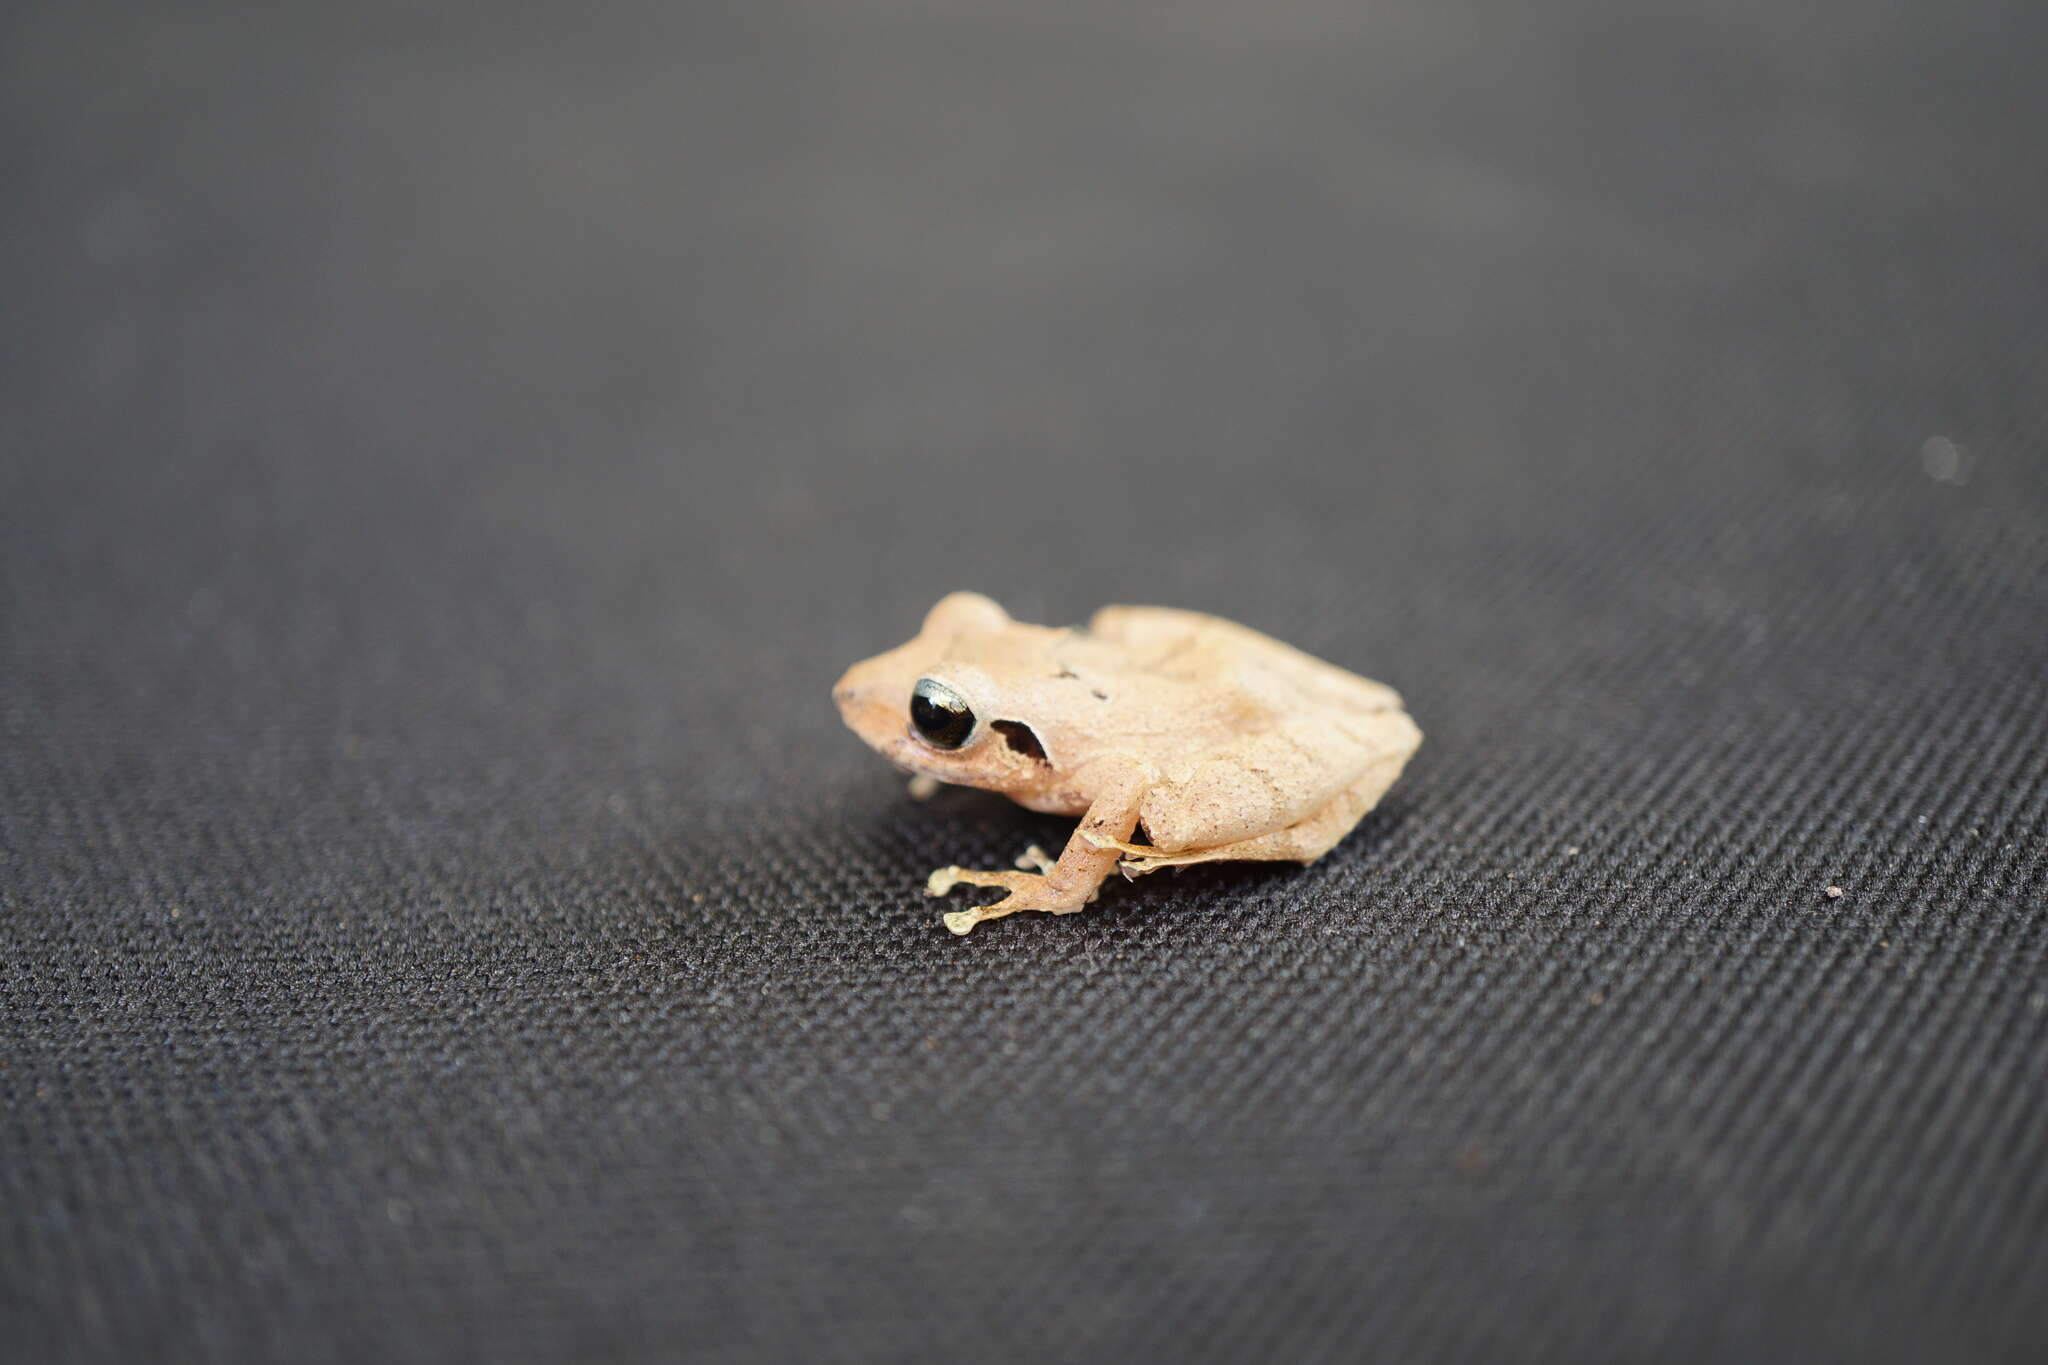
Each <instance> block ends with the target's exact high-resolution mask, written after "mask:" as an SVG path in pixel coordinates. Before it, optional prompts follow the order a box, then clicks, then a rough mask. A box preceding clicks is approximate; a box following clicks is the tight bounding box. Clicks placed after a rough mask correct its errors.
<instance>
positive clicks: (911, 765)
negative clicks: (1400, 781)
mask: <svg viewBox="0 0 2048 1365" xmlns="http://www.w3.org/2000/svg"><path fill="white" fill-rule="evenodd" d="M832 697H833V700H834V702H835V703H836V704H837V706H838V708H839V713H840V716H841V718H842V719H843V720H844V721H845V722H846V724H847V726H848V727H849V728H850V729H852V730H853V732H854V733H855V734H856V735H857V736H859V737H860V738H861V739H862V740H863V741H865V742H866V743H867V744H868V746H869V747H871V748H873V749H874V750H875V751H876V752H877V753H879V754H881V755H882V757H884V758H886V759H888V760H889V761H890V762H891V763H893V764H895V765H896V767H897V768H899V769H900V770H902V771H903V772H906V773H908V774H910V775H911V779H912V790H913V794H923V793H925V792H928V791H929V790H930V789H932V787H933V785H934V784H939V783H943V784H950V785H955V786H968V787H979V788H982V789H984V790H987V791H993V792H998V793H1001V794H1002V795H1004V796H1007V797H1008V798H1009V799H1011V800H1012V801H1015V802H1016V803H1017V804H1019V805H1021V806H1023V807H1025V808H1026V809H1029V810H1034V811H1039V812H1043V813H1046V814H1050V815H1062V816H1066V815H1071V816H1077V817H1079V823H1078V824H1077V825H1076V826H1075V829H1074V832H1073V834H1072V835H1071V836H1070V837H1069V838H1068V840H1067V842H1066V845H1065V847H1064V848H1063V849H1062V850H1061V852H1060V855H1059V857H1058V858H1056V859H1055V858H1051V857H1049V856H1047V855H1045V854H1044V853H1042V852H1040V851H1039V850H1038V849H1037V848H1035V847H1034V848H1032V849H1030V850H1028V851H1027V852H1026V854H1025V855H1024V856H1023V857H1021V858H1020V859H1019V860H1018V862H1017V866H1016V867H1015V868H1014V869H1009V868H1001V869H975V868H964V867H942V868H939V869H938V870H936V871H934V872H933V873H932V874H931V875H930V877H928V878H927V879H926V882H925V893H926V894H927V895H928V896H934V897H937V896H944V895H946V894H948V893H950V892H951V891H953V890H955V889H956V888H958V887H963V886H967V887H993V888H996V889H999V890H1001V891H1002V892H1003V893H1004V894H1003V895H1002V897H1001V898H1000V899H998V900H996V901H993V902H990V903H988V904H981V905H974V906H971V907H969V908H966V909H961V910H955V911H952V912H950V913H947V914H945V915H944V916H943V920H944V923H945V926H946V928H948V929H950V930H951V931H952V932H953V933H955V934H966V933H969V932H970V931H972V930H973V928H974V927H975V926H976V925H977V924H981V923H983V922H985V921H988V920H993V919H1000V918H1002V917H1004V916H1006V915H1012V914H1016V913H1018V912H1019V911H1043V912H1046V913H1049V914H1054V915H1066V914H1072V913H1074V912H1076V911H1078V910H1082V909H1084V908H1086V907H1087V906H1088V905H1089V904H1091V903H1093V902H1094V901H1095V900H1096V898H1097V896H1098V894H1099V893H1100V891H1101V889H1102V886H1103V884H1104V883H1105V882H1106V881H1107V880H1108V879H1109V877H1110V876H1111V874H1112V873H1121V874H1122V875H1123V877H1125V878H1126V879H1133V880H1134V879H1136V878H1138V877H1142V876H1145V875H1147V874H1149V873H1153V872H1157V871H1159V870H1161V869H1162V868H1177V867H1186V866H1190V865H1193V864H1198V863H1210V862H1222V861H1287V862H1295V863H1300V864H1302V865H1304V866H1305V865H1307V864H1310V863H1313V862H1315V861H1316V860H1317V859H1319V858H1321V857H1322V856H1323V855H1324V854H1325V853H1328V852H1329V851H1330V850H1331V849H1332V848H1334V847H1335V846H1336V845H1337V844H1338V842H1339V841H1340V840H1342V839H1343V838H1344V836H1345V835H1347V834H1349V833H1350V832H1351V831H1352V829H1353V828H1355V827H1356V826H1357V824H1358V823H1359V821H1360V820H1361V819H1363V818H1364V817H1365V815H1366V814H1367V812H1369V811H1371V810H1372V809H1373V808H1374V807H1375V806H1377V805H1378V804H1379V802H1380V799H1381V798H1382V797H1383V796H1384V795H1385V794H1386V792H1387V790H1388V789H1389V788H1391V787H1392V786H1393V785H1394V782H1395V780H1396V779H1397V778H1399V777H1400V775H1401V772H1402V770H1403V768H1405V767H1406V766H1407V764H1408V760H1409V758H1410V757H1411V756H1413V754H1414V753H1415V751H1416V749H1417V747H1418V746H1419V745H1420V744H1421V742H1422V731H1421V730H1420V728H1418V727H1417V725H1416V723H1415V721H1414V720H1413V719H1412V718H1410V716H1409V715H1408V712H1407V710H1406V708H1405V706H1404V705H1403V703H1402V700H1401V696H1400V694H1399V693H1398V692H1396V691H1395V690H1394V689H1393V688H1391V687H1389V686H1387V685H1386V684H1384V683H1380V682H1374V681H1372V680H1370V679H1367V678H1363V677H1360V676H1358V675H1357V674H1355V673H1351V672H1349V671H1347V670H1345V669H1343V668H1340V667H1338V666H1337V665H1335V664H1332V663H1327V662H1325V661H1323V660H1322V659H1319V658H1316V657H1315V656H1314V655H1311V654H1309V653H1306V652H1305V651H1302V650H1300V649H1296V648H1295V647H1294V646H1292V645H1288V644H1285V643H1283V642H1281V641H1279V640H1277V639H1274V638H1272V637H1271V636H1268V635H1264V634H1261V633H1260V632H1258V631H1256V630H1254V629H1252V628H1251V627H1249V626H1243V625H1239V624H1237V623H1236V622H1234V621H1228V620H1225V619H1223V618H1222V617H1218V616H1211V615H1208V614H1206V613H1202V612H1197V611H1190V610H1185V609H1181V608H1177V607H1144V606H1106V607H1103V608H1102V609H1100V610H1099V611H1097V612H1096V613H1095V614H1094V615H1093V616H1092V617H1090V618H1089V621H1088V624H1087V625H1086V626H1069V627H1054V626H1041V625H1031V624H1027V623H1025V622H1021V621H1016V620H1013V619H1011V617H1010V614H1009V613H1008V612H1007V611H1005V610H1004V609H1003V607H1002V606H1001V605H1000V604H999V603H997V602H996V601H995V600H994V599H993V598H991V597H988V596H986V595H984V594H982V593H977V592H965V591H962V592H952V593H948V594H947V595H946V596H944V597H943V598H941V599H940V600H939V602H938V603H937V605H935V606H934V607H932V608H931V610H930V611H929V612H928V613H927V614H926V616H925V618H924V621H923V624H922V626H921V627H920V628H919V630H918V633H917V634H916V635H915V636H914V637H913V638H911V639H910V640H909V641H907V642H906V643H904V644H902V645H899V646H897V647H896V648H894V649H891V650H888V651H886V652H885V653H882V654H878V655H876V656H874V657H873V658H870V659H866V660H863V661H862V662H860V663H857V664H855V665H853V667H851V668H849V669H848V670H847V671H846V673H845V674H844V676H842V677H841V678H840V679H839V680H838V682H837V683H835V684H834V685H833V688H832Z"/></svg>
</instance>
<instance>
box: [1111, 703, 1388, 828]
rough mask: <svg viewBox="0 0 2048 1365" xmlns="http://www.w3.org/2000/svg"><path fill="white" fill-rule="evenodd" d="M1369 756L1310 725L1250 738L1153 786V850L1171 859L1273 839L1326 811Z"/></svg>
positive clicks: (1148, 819)
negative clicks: (1182, 853) (1247, 841)
mask: <svg viewBox="0 0 2048 1365" xmlns="http://www.w3.org/2000/svg"><path fill="white" fill-rule="evenodd" d="M1362 756H1363V755H1361V754H1359V753H1358V752H1357V749H1356V746H1355V745H1351V744H1350V743H1349V741H1347V740H1346V739H1345V738H1344V737H1342V736H1338V735H1333V734H1332V733H1331V732H1330V731H1329V730H1328V729H1327V727H1324V726H1321V725H1315V724H1310V723H1305V722H1304V723H1301V724H1296V725H1285V726H1280V727H1278V728H1276V729H1273V730H1267V731H1263V732H1261V733H1259V734H1255V735H1247V736H1245V737H1244V738H1243V739H1241V740H1238V741H1237V742H1236V743H1234V744H1232V745H1230V746H1229V747H1228V748H1225V749H1224V750H1222V751H1221V752H1220V753H1218V754H1216V755H1215V756H1214V757H1211V758H1206V759H1203V760H1202V761H1201V762H1199V763H1197V764H1196V765H1195V767H1194V768H1193V770H1192V771H1190V772H1188V773H1187V774H1186V775H1184V776H1182V777H1181V778H1179V779H1178V780H1174V781H1167V782H1161V783H1159V784H1158V785H1156V786H1154V787H1153V788H1152V790H1151V791H1149V792H1147V793H1146V795H1145V800H1144V804H1143V805H1142V807H1141V808H1140V810H1139V818H1140V819H1141V820H1142V821H1143V822H1144V825H1145V833H1146V835H1147V836H1148V837H1149V838H1150V839H1151V842H1152V844H1153V846H1154V847H1156V848H1161V849H1164V850H1166V851H1167V852H1169V853H1178V852H1180V851H1182V850H1183V849H1196V848H1208V847H1211V846H1213V845H1216V844H1229V843H1236V842H1238V841H1240V840H1244V839H1251V838H1255V837H1257V836H1259V835H1262V834H1270V833H1273V832H1274V831H1276V830H1281V829H1285V828H1286V827H1287V826H1289V825H1292V824H1295V823H1297V822H1298V821H1301V820H1304V819H1306V818H1308V817H1309V816H1310V815H1312V814H1314V813H1315V812H1317V811H1319V810H1321V809H1322V808H1323V807H1324V806H1325V805H1327V804H1328V803H1329V801H1330V800H1331V798H1332V797H1333V796H1335V795H1336V794H1337V793H1338V792H1339V791H1341V790H1342V789H1343V788H1344V786H1345V785H1346V784H1347V783H1348V782H1349V780H1350V779H1351V777H1352V775H1353V774H1355V773H1356V772H1357V771H1358V759H1359V758H1360V757H1362Z"/></svg>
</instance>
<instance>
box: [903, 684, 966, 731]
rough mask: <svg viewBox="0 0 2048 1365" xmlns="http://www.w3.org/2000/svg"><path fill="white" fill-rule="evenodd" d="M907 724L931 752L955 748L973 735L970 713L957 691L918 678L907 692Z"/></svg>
mask: <svg viewBox="0 0 2048 1365" xmlns="http://www.w3.org/2000/svg"><path fill="white" fill-rule="evenodd" d="M910 723H911V724H912V725H914V726H916V727H917V732H918V733H919V734H920V735H923V736H924V738H925V742H926V743H927V744H930V745H931V746H932V747H933V748H935V749H957V748H959V747H960V746H961V745H963V744H965V743H966V742H967V737H968V736H969V735H971V734H973V733H974V712H973V711H972V710H970V709H969V708H968V705H967V703H966V701H965V700H964V699H962V697H961V696H960V694H959V693H958V692H955V691H954V690H953V689H952V688H950V687H948V686H946V685H945V684H944V683H942V682H938V681H936V680H935V679H932V678H920V679H918V681H917V686H916V688H914V689H913V690H912V691H911V693H910Z"/></svg>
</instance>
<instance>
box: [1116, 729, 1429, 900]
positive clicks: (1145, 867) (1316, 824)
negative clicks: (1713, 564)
mask: <svg viewBox="0 0 2048 1365" xmlns="http://www.w3.org/2000/svg"><path fill="white" fill-rule="evenodd" d="M1407 762H1408V755H1407V754H1405V753H1404V754H1400V755H1398V756H1389V757H1388V758H1386V759H1384V760H1382V761H1380V762H1378V763H1375V764H1373V765H1371V766H1370V767H1368V768H1367V769H1366V771H1364V772H1363V773H1360V774H1359V776H1358V778H1357V780H1356V781H1354V782H1353V783H1352V784H1351V785H1350V786H1349V787H1346V788H1345V789H1344V790H1343V791H1341V792H1339V793H1337V795H1336V796H1334V797H1332V798H1331V799H1330V800H1329V801H1328V802H1326V803H1325V804H1324V805H1322V806H1321V807H1320V808H1318V809H1317V810H1315V811H1313V812H1311V813H1310V814H1308V815H1307V816H1305V817H1303V818H1302V819H1301V820H1298V821H1296V822H1295V823H1294V824H1291V825H1288V826H1287V827H1286V828H1284V829H1276V830H1272V831H1269V832H1268V833H1265V834H1259V835H1254V836H1253V837H1251V838H1249V839H1239V840H1236V841H1235V842H1232V843H1225V844H1215V845H1212V846H1210V847H1207V848H1190V849H1185V850H1183V851H1181V852H1178V853H1167V852H1163V851H1157V850H1145V851H1144V852H1142V853H1138V855H1137V856H1135V857H1131V858H1127V859H1126V860H1125V861H1124V862H1123V864H1122V868H1123V871H1124V873H1125V874H1126V875H1127V876H1133V877H1137V876H1142V875H1144V874H1145V873H1147V872H1156V871H1158V870H1159V869H1160V868H1162V867H1186V866H1188V865H1189V864H1192V863H1215V862H1296V863H1312V862H1314V861H1315V860H1316V859H1318V858H1320V857H1322V856H1323V855H1324V854H1325V853H1328V852H1329V851H1330V850H1331V849H1332V848H1334V847H1335V846H1336V844H1337V842H1338V841H1339V840H1340V839H1342V838H1343V837H1344V836H1345V835H1347V834H1349V833H1350V832H1351V831H1352V830H1353V829H1354V828H1356V827H1357V825H1358V822H1359V821H1360V820H1362V819H1364V818H1365V815H1366V813H1367V812H1368V811H1370V810H1371V809H1372V808H1373V807H1374V806H1376V805H1378V804H1379V801H1380V798H1381V797H1382V796H1384V795H1386V792H1387V788H1389V787H1391V786H1393V785H1394V779H1395V778H1397V777H1399V776H1400V775H1401V769H1402V768H1403V767H1404V766H1406V764H1407ZM1148 833H1149V831H1148ZM1134 851H1135V850H1134Z"/></svg>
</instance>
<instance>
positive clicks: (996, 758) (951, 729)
mask: <svg viewBox="0 0 2048 1365" xmlns="http://www.w3.org/2000/svg"><path fill="white" fill-rule="evenodd" d="M1061 634H1062V632H1060V631H1056V630H1048V629H1046V628H1045V627H1043V626H1028V625H1022V624H1019V623H1018V622H1015V621H1012V620H1011V619H1010V616H1009V613H1007V612H1005V611H1004V610H1003V609H1002V608H1001V607H1000V606H997V605H996V604H995V603H994V602H992V601H990V600H989V599H988V598H986V597H983V596H982V595H981V594H980V593H972V592H956V593H951V594H949V595H947V596H946V597H945V598H944V599H942V600H941V601H940V602H939V604H938V605H937V606H935V607H933V608H932V609H931V613H930V614H929V615H927V616H926V617H925V619H924V628H923V629H922V630H920V631H919V632H918V633H917V636H916V638H915V639H913V640H911V641H910V642H909V643H907V644H903V645H899V646H897V647H896V648H895V649H892V650H890V651H889V652H888V653H886V654H878V655H876V656H875V657H874V658H872V659H868V660H865V661H863V662H861V663H857V664H855V665H854V666H853V667H852V668H850V669H848V670H847V671H846V676H845V677H843V678H841V679H840V680H839V682H838V683H837V685H835V686H834V687H833V689H832V699H833V700H834V701H835V702H837V703H838V704H839V714H840V715H841V716H842V717H844V718H845V720H846V723H847V725H848V726H849V727H850V728H851V729H852V730H853V732H854V733H855V734H857V735H859V736H860V737H861V738H862V739H863V740H865V741H866V742H867V744H868V745H869V747H871V748H873V749H874V750H875V752H877V753H879V754H881V755H882V757H884V758H886V759H888V760H889V761H890V762H891V763H894V764H895V765H896V766H897V767H899V768H902V769H903V770H904V771H906V772H912V773H918V774H922V775H923V776H926V777H934V778H937V779H938V780H939V781H941V782H953V783H958V784H961V785H963V786H969V787H987V788H989V789H990V790H992V791H1019V790H1022V789H1024V788H1027V787H1031V786H1035V785H1037V784H1039V783H1041V782H1043V781H1045V780H1046V779H1047V778H1048V777H1049V776H1051V775H1052V773H1053V771H1054V769H1053V758H1052V756H1050V755H1049V754H1048V753H1047V751H1046V744H1045V741H1044V740H1043V739H1042V738H1041V737H1040V733H1039V729H1038V728H1037V727H1036V726H1034V724H1033V722H1032V720H1031V719H1030V718H1031V717H1033V716H1034V715H1037V714H1039V708H1040V705H1041V702H1042V698H1040V697H1039V696H1038V695H1037V692H1038V689H1039V688H1040V687H1041V686H1042V685H1043V683H1042V680H1044V679H1047V678H1050V677H1052V676H1054V675H1055V674H1057V673H1058V671H1059V669H1058V665H1057V664H1056V663H1054V662H1053V659H1052V651H1053V647H1054V645H1055V643H1056V642H1057V641H1058V639H1059V638H1060V636H1061Z"/></svg>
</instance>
